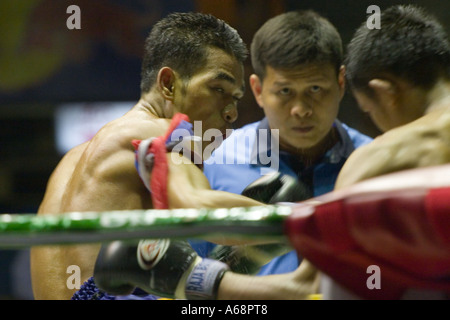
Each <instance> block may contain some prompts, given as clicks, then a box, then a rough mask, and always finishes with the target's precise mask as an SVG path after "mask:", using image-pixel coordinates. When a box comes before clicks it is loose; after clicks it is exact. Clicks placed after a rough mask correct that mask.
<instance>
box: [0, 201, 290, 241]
mask: <svg viewBox="0 0 450 320" xmlns="http://www.w3.org/2000/svg"><path fill="white" fill-rule="evenodd" d="M291 212H292V208H291V207H290V206H289V205H268V206H260V207H237V208H230V209H224V208H220V209H172V210H156V209H152V210H123V211H105V212H68V213H63V214H58V215H50V214H47V215H40V216H38V215H36V214H31V213H29V214H0V248H21V247H30V246H35V245H47V244H76V243H95V242H108V241H113V240H138V239H143V238H188V237H189V238H200V237H202V236H205V235H207V236H226V237H227V238H229V237H240V238H242V237H245V238H262V237H266V238H268V237H276V238H284V236H283V222H284V220H285V218H286V217H287V216H288V215H290V213H291Z"/></svg>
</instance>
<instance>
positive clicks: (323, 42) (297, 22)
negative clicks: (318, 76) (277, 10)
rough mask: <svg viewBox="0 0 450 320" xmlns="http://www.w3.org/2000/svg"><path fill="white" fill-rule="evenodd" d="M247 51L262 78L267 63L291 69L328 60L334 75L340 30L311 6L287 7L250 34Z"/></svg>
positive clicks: (339, 54)
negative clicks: (283, 11) (308, 7)
mask: <svg viewBox="0 0 450 320" xmlns="http://www.w3.org/2000/svg"><path fill="white" fill-rule="evenodd" d="M250 52H251V59H252V65H253V70H254V72H255V74H256V75H257V76H258V77H259V78H260V79H261V80H263V79H264V77H265V74H266V66H270V67H272V68H274V69H292V68H296V67H298V66H300V65H306V64H327V63H331V64H332V65H333V67H335V68H336V75H337V74H338V72H339V69H340V67H341V64H342V60H343V47H342V40H341V36H340V35H339V32H338V31H337V30H336V28H335V27H334V26H333V25H332V24H331V22H330V21H328V20H327V19H326V18H324V17H322V16H321V15H319V14H318V13H316V12H314V11H312V10H306V11H290V12H286V13H283V14H280V15H278V16H275V17H273V18H271V19H269V20H268V21H267V22H266V23H264V25H263V26H262V27H261V28H260V29H259V30H258V31H257V32H256V34H255V36H254V37H253V41H252V44H251V47H250Z"/></svg>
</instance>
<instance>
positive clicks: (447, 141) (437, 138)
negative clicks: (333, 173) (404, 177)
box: [336, 114, 450, 188]
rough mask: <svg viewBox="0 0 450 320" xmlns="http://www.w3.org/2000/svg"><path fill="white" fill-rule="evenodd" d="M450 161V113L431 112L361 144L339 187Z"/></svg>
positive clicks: (345, 166) (343, 170)
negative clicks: (366, 143) (365, 143)
mask: <svg viewBox="0 0 450 320" xmlns="http://www.w3.org/2000/svg"><path fill="white" fill-rule="evenodd" d="M449 162H450V115H449V114H447V116H446V117H444V116H443V115H442V114H433V115H427V116H424V117H422V118H420V119H418V120H416V121H413V122H411V123H409V124H407V125H404V126H401V127H398V128H396V129H393V130H391V131H388V132H386V133H384V134H383V135H381V136H379V137H377V138H376V139H374V140H373V142H371V143H370V144H368V145H365V146H363V147H360V148H358V149H357V150H356V151H355V152H354V153H353V154H352V155H351V156H350V158H349V159H348V161H347V162H346V164H345V165H344V167H343V169H342V170H341V172H340V174H339V178H338V181H337V183H336V188H341V187H344V186H348V185H351V184H354V183H356V182H359V181H362V180H366V179H369V178H372V177H377V176H380V175H384V174H388V173H392V172H397V171H401V170H407V169H412V168H420V167H427V166H433V165H440V164H445V163H449Z"/></svg>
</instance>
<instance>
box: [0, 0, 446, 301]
mask: <svg viewBox="0 0 450 320" xmlns="http://www.w3.org/2000/svg"><path fill="white" fill-rule="evenodd" d="M405 3H413V4H418V5H421V6H423V7H425V8H427V9H428V11H430V12H431V13H434V14H435V15H436V16H437V17H438V18H439V19H440V20H441V22H442V23H444V25H446V27H447V29H449V25H448V22H449V18H450V1H448V0H420V1H387V0H358V1H355V0H353V1H350V0H70V1H69V0H1V1H0V30H1V34H0V213H35V212H36V211H37V209H38V206H39V203H40V201H41V199H42V197H43V194H44V191H45V187H46V183H47V180H48V178H49V176H50V174H51V172H52V170H53V169H54V167H55V166H56V164H57V163H58V161H59V160H60V159H61V157H62V156H63V155H64V153H65V152H67V150H68V149H69V148H71V147H72V146H74V145H76V144H79V143H81V142H84V141H85V140H88V139H89V138H90V137H91V136H92V135H93V134H95V132H96V131H97V130H98V129H99V128H100V127H101V126H102V125H103V124H104V123H106V122H107V121H109V120H112V119H114V118H117V117H119V116H121V115H122V114H124V113H125V112H126V111H127V110H128V109H130V108H131V107H132V106H133V105H134V104H135V103H136V101H137V100H138V99H139V83H140V63H141V56H142V50H143V43H144V40H145V37H146V35H147V34H148V32H149V30H150V28H151V27H152V25H153V24H154V23H155V21H157V20H159V19H160V18H162V17H164V16H165V15H167V14H168V13H170V12H175V11H199V12H205V13H211V14H213V15H215V16H217V17H218V18H221V19H223V20H225V21H227V22H228V23H229V24H230V25H231V26H233V27H234V28H235V29H237V30H238V32H239V33H240V34H241V36H242V38H243V39H244V41H245V42H246V43H247V44H248V45H250V43H251V39H252V36H253V34H254V33H255V32H256V30H257V29H258V28H259V27H260V26H261V25H262V24H263V23H264V22H265V21H266V20H267V19H269V18H271V17H273V16H275V15H277V14H280V13H282V12H285V11H289V10H296V9H313V10H316V11H317V12H319V13H320V14H322V15H324V16H325V17H327V18H328V19H329V20H330V21H331V22H332V23H333V24H334V25H335V26H336V28H337V29H338V30H339V32H340V33H341V36H342V40H343V42H344V45H346V44H347V43H348V41H349V40H350V38H351V36H352V34H353V32H354V31H355V29H356V28H357V27H358V26H359V25H360V24H361V23H363V22H364V21H365V20H366V19H367V16H368V14H367V13H366V11H367V7H368V6H369V5H378V6H379V7H380V9H381V10H383V9H385V8H387V7H389V6H391V5H393V4H405ZM74 4H75V5H77V6H79V8H80V10H81V29H79V30H77V29H73V30H69V29H68V28H67V26H66V21H67V19H68V18H69V16H70V15H71V14H68V13H66V10H67V8H68V7H69V6H70V5H74ZM245 68H246V77H247V79H248V76H249V75H250V74H251V72H252V68H251V64H250V61H249V60H247V64H246V66H245ZM239 112H240V114H239V120H238V122H237V124H236V126H237V127H240V126H242V125H244V124H246V123H249V122H253V121H256V120H259V119H260V118H261V117H262V116H263V113H262V111H261V109H260V108H259V107H258V106H257V104H256V103H255V102H254V99H253V96H252V94H251V92H250V91H247V92H246V96H245V98H244V99H243V100H242V103H241V104H240V107H239ZM339 118H340V119H341V120H342V121H343V122H345V123H347V124H348V125H350V126H352V127H354V128H356V129H358V130H360V131H361V132H363V133H366V134H368V135H370V136H373V137H375V136H376V135H378V134H379V132H378V130H377V129H376V128H375V126H374V125H373V124H372V122H371V121H370V119H369V118H368V117H367V116H366V115H364V114H363V113H361V112H360V111H359V109H358V108H357V106H356V104H355V101H354V100H353V98H352V97H351V95H350V94H349V93H348V92H347V94H346V96H345V98H344V100H343V102H342V104H341V110H340V114H339ZM28 255H29V252H28V250H6V249H2V248H0V299H33V296H32V292H31V286H30V276H29V256H28Z"/></svg>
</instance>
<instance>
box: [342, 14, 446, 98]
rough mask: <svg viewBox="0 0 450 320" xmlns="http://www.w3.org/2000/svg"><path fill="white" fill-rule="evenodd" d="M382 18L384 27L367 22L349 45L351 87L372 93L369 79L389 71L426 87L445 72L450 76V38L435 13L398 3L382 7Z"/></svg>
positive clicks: (347, 67)
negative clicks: (370, 26) (434, 15)
mask: <svg viewBox="0 0 450 320" xmlns="http://www.w3.org/2000/svg"><path fill="white" fill-rule="evenodd" d="M380 22H381V23H380V29H369V28H368V27H367V25H366V22H364V23H363V24H362V25H361V26H360V27H359V28H358V29H357V31H356V33H355V35H354V37H353V38H352V40H351V41H350V43H349V45H348V47H347V56H346V58H345V65H346V70H347V72H346V75H347V81H348V83H349V86H350V88H352V89H357V90H362V91H364V92H365V93H366V94H369V95H371V89H370V88H369V86H368V82H369V81H370V80H371V79H374V78H377V77H380V78H383V75H386V74H392V75H395V76H399V77H401V78H403V79H405V80H407V81H409V82H410V83H411V84H413V85H416V86H421V87H423V88H430V87H431V86H433V84H434V83H435V82H436V81H437V80H438V79H439V77H441V76H444V77H446V78H450V45H449V40H448V36H447V34H446V32H445V30H444V27H443V26H442V25H441V24H440V23H439V22H438V21H437V19H436V18H435V17H433V16H432V15H430V14H429V13H427V12H425V11H424V10H423V9H422V8H419V7H416V6H413V5H406V6H404V5H398V6H393V7H390V8H388V9H386V10H384V11H382V13H381V16H380Z"/></svg>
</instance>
